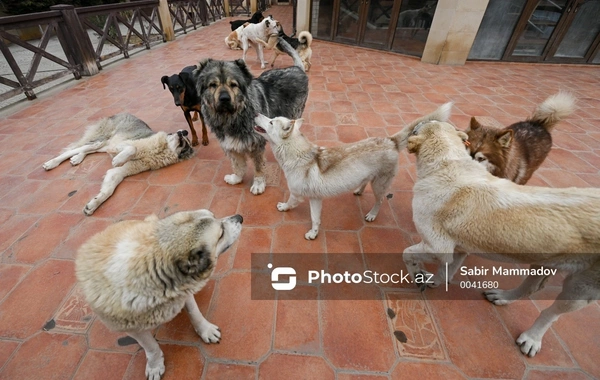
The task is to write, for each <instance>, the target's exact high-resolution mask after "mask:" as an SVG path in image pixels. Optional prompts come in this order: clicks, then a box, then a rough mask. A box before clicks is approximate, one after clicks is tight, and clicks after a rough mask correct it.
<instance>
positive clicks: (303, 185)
mask: <svg viewBox="0 0 600 380" xmlns="http://www.w3.org/2000/svg"><path fill="white" fill-rule="evenodd" d="M449 113H450V107H447V109H440V110H438V112H436V113H435V114H434V115H430V116H428V118H430V117H431V118H435V119H437V120H446V119H447V118H448V116H449ZM254 121H255V123H256V126H255V127H254V130H255V131H256V132H258V133H259V134H261V135H262V136H264V137H265V138H266V139H267V141H269V142H270V143H271V147H272V149H273V153H274V155H275V158H276V159H277V162H279V165H280V166H281V168H282V170H283V172H284V174H285V178H286V179H287V183H288V187H289V190H290V197H289V199H288V201H287V202H285V203H281V202H280V203H278V204H277V209H278V210H279V211H288V210H291V209H293V208H294V207H296V206H298V204H300V202H302V200H303V197H308V198H309V200H310V217H311V221H312V228H311V229H310V230H309V231H308V232H307V233H306V234H305V235H304V237H305V238H306V239H308V240H312V239H315V238H316V237H317V235H318V233H319V226H320V225H321V206H322V201H323V198H327V197H332V196H334V195H338V194H341V193H344V192H347V191H353V190H354V194H356V195H360V194H362V192H363V191H364V189H365V187H366V186H367V183H369V182H370V183H371V188H372V189H373V194H374V195H375V204H374V205H373V208H372V209H371V211H369V212H368V213H367V215H366V216H365V220H366V221H368V222H372V221H373V220H375V218H376V217H377V214H378V213H379V208H380V206H381V203H382V202H383V198H384V197H385V195H386V193H387V190H388V188H389V186H390V184H391V183H392V180H393V179H394V176H395V175H396V173H397V172H398V152H399V151H400V149H402V148H403V147H404V146H405V145H406V137H407V131H408V128H406V129H405V130H403V131H401V132H398V133H396V134H395V135H393V136H391V137H385V138H382V137H371V138H368V139H365V140H361V141H358V142H355V143H352V144H345V145H341V146H337V147H333V148H323V147H319V146H316V145H315V144H313V143H311V142H310V141H308V139H307V138H306V137H304V135H303V134H302V133H301V132H300V126H301V125H302V119H297V120H289V119H286V118H284V117H276V118H274V119H269V118H268V117H266V116H264V115H260V114H259V115H258V116H257V117H256V118H255V119H254Z"/></svg>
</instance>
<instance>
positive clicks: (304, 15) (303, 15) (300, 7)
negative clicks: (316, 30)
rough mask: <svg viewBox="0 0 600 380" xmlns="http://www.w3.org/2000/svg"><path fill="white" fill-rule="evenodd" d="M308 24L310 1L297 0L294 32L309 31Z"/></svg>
mask: <svg viewBox="0 0 600 380" xmlns="http://www.w3.org/2000/svg"><path fill="white" fill-rule="evenodd" d="M309 26H310V1H309V0H297V8H296V33H300V32H303V31H309Z"/></svg>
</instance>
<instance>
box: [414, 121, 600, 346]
mask: <svg viewBox="0 0 600 380" xmlns="http://www.w3.org/2000/svg"><path fill="white" fill-rule="evenodd" d="M409 132H411V134H410V137H409V138H408V141H407V148H408V150H409V152H411V153H414V154H415V155H416V156H417V181H416V183H415V186H414V190H413V191H414V198H413V203H412V205H413V220H414V223H415V226H416V228H417V231H418V232H419V234H420V235H421V237H422V242H421V243H419V244H416V245H413V246H411V247H408V248H406V250H405V251H404V256H403V258H404V262H405V263H406V266H407V268H408V270H409V272H410V274H411V276H412V277H413V279H414V278H415V277H416V275H417V274H421V275H423V274H425V275H426V276H427V277H429V274H428V273H426V272H425V271H424V270H423V269H422V267H421V263H422V262H423V261H428V260H433V261H437V262H439V263H440V264H441V265H440V266H439V270H438V277H437V278H435V279H434V281H433V283H430V286H437V285H439V284H440V283H441V281H443V280H444V279H446V278H447V279H448V280H449V279H451V278H452V276H453V275H454V273H455V272H456V271H457V270H458V268H459V267H460V266H461V264H462V262H463V260H464V259H465V257H466V254H462V253H457V254H454V251H455V248H461V250H464V251H466V252H472V253H483V254H485V257H487V258H490V259H496V260H499V261H509V262H516V263H526V264H531V267H532V268H533V269H536V268H539V267H544V268H554V269H557V270H561V271H565V272H566V273H568V276H567V277H566V279H565V281H564V284H563V290H562V292H561V293H560V294H559V296H558V298H557V300H556V301H555V302H554V304H553V305H552V306H550V307H549V308H547V309H545V310H544V311H542V313H541V315H540V317H539V318H538V319H537V320H536V321H535V323H534V324H533V326H532V327H531V328H530V329H529V330H527V331H525V332H524V333H522V334H521V335H520V336H519V337H518V339H517V344H518V345H520V346H521V351H522V352H523V353H525V354H527V355H529V356H534V355H535V354H536V353H537V352H539V350H540V349H541V345H542V337H543V336H544V333H545V332H546V330H548V328H549V327H550V326H551V325H552V323H553V322H554V321H555V320H556V319H557V318H558V317H559V315H560V314H562V313H566V312H570V311H575V310H578V309H581V308H582V307H584V306H585V305H587V304H588V303H590V302H593V301H595V300H597V299H599V298H600V189H595V188H566V189H552V188H545V187H533V186H522V185H517V184H515V183H513V182H511V181H509V180H507V179H501V178H497V177H494V176H493V175H491V174H490V173H488V172H487V170H486V168H485V167H484V166H482V165H480V164H479V163H477V162H476V161H474V160H473V159H472V158H471V157H470V156H469V153H468V152H467V151H466V150H465V141H467V135H466V134H465V133H464V132H461V131H458V130H456V129H455V128H454V126H452V125H451V124H449V123H447V122H441V121H427V122H422V123H419V124H417V125H416V126H415V127H414V128H413V129H412V131H409ZM445 263H448V264H449V269H448V273H446V270H445V265H444V264H445ZM548 277H549V276H544V275H533V274H532V275H530V276H529V277H527V278H526V279H525V280H524V281H523V283H522V284H521V285H520V286H519V287H517V288H515V289H512V290H499V289H494V290H490V291H487V292H485V293H484V294H485V296H486V298H487V299H488V300H489V301H491V302H493V303H494V304H496V305H506V304H508V303H510V302H512V301H514V300H516V299H519V298H522V297H527V296H529V295H530V294H532V293H534V292H536V291H538V290H539V289H541V288H542V287H543V285H544V284H545V282H546V280H547V279H548Z"/></svg>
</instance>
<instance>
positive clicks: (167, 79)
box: [160, 75, 169, 90]
mask: <svg viewBox="0 0 600 380" xmlns="http://www.w3.org/2000/svg"><path fill="white" fill-rule="evenodd" d="M160 83H162V85H163V90H164V89H165V84H167V83H169V77H168V76H166V75H163V77H162V78H160Z"/></svg>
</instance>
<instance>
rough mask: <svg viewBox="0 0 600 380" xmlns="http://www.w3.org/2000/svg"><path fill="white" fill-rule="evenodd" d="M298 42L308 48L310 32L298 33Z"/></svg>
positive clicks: (310, 40)
mask: <svg viewBox="0 0 600 380" xmlns="http://www.w3.org/2000/svg"><path fill="white" fill-rule="evenodd" d="M298 41H300V43H301V44H302V45H306V47H310V44H312V34H310V32H307V31H304V32H300V34H299V35H298Z"/></svg>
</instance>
